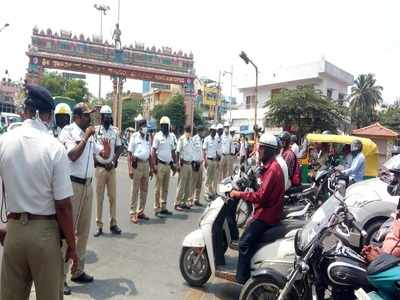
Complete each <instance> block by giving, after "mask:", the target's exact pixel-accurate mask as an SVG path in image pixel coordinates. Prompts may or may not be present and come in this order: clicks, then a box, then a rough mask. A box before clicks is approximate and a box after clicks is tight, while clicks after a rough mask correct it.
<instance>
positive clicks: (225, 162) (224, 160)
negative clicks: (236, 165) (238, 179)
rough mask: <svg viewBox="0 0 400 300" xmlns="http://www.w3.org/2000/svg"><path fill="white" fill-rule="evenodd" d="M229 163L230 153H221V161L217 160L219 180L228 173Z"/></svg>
mask: <svg viewBox="0 0 400 300" xmlns="http://www.w3.org/2000/svg"><path fill="white" fill-rule="evenodd" d="M229 163H230V155H222V157H221V161H220V162H219V176H218V178H219V180H222V179H225V178H226V177H228V176H229V175H231V174H229V173H228V171H229Z"/></svg>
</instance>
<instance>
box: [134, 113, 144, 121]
mask: <svg viewBox="0 0 400 300" xmlns="http://www.w3.org/2000/svg"><path fill="white" fill-rule="evenodd" d="M142 120H144V118H143V116H142V115H141V114H138V116H137V117H136V118H135V121H136V122H139V121H142Z"/></svg>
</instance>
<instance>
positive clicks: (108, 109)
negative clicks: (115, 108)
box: [100, 105, 112, 114]
mask: <svg viewBox="0 0 400 300" xmlns="http://www.w3.org/2000/svg"><path fill="white" fill-rule="evenodd" d="M100 113H101V114H112V110H111V107H109V106H108V105H103V106H102V107H101V109H100Z"/></svg>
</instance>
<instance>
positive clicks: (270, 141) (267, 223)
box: [230, 134, 285, 283]
mask: <svg viewBox="0 0 400 300" xmlns="http://www.w3.org/2000/svg"><path fill="white" fill-rule="evenodd" d="M277 149H278V142H277V139H276V138H275V137H274V136H273V135H271V134H263V135H261V137H260V140H259V150H258V151H259V157H260V161H261V162H262V163H263V170H262V175H261V178H260V179H261V185H260V188H259V189H258V190H257V191H256V192H239V191H232V192H231V193H230V197H231V199H235V198H240V199H243V200H245V201H249V202H251V203H253V204H254V214H253V216H252V219H251V221H250V222H249V224H248V226H247V227H246V229H245V231H244V233H243V235H242V237H241V238H240V240H239V261H238V265H237V274H236V280H237V282H238V283H245V282H246V281H247V280H248V279H249V277H250V261H251V257H252V256H253V254H254V250H255V245H256V244H257V241H258V240H259V239H260V237H261V236H262V235H263V233H264V232H265V231H266V230H268V229H270V228H271V227H273V226H275V225H277V224H279V223H280V220H281V216H282V211H283V195H284V193H285V186H284V177H283V172H282V169H281V167H280V166H279V164H278V163H277V161H276V159H275V156H276V151H277Z"/></svg>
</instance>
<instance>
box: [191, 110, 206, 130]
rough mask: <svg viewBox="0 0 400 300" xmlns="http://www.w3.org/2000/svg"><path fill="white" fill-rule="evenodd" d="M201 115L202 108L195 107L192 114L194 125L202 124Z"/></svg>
mask: <svg viewBox="0 0 400 300" xmlns="http://www.w3.org/2000/svg"><path fill="white" fill-rule="evenodd" d="M201 115H202V110H201V109H200V108H198V107H195V109H194V115H193V123H194V126H199V125H204V120H203V117H202V116H201Z"/></svg>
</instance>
